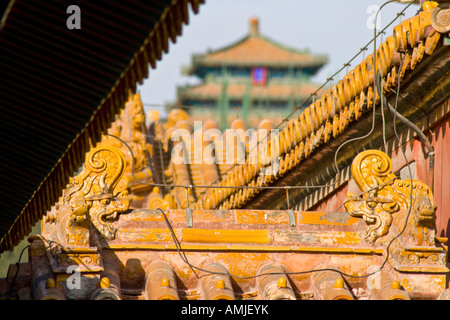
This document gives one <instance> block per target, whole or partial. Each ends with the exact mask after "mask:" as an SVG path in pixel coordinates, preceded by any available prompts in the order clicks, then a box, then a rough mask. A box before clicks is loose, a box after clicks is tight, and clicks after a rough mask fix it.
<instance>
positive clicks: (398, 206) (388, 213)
mask: <svg viewBox="0 0 450 320" xmlns="http://www.w3.org/2000/svg"><path fill="white" fill-rule="evenodd" d="M351 172H352V176H353V179H354V180H355V182H356V184H357V185H358V187H359V188H360V189H361V191H362V192H363V195H362V197H361V196H356V195H355V194H353V193H352V192H349V193H348V194H347V202H346V203H345V208H346V209H347V211H348V213H349V214H350V215H351V216H353V217H361V218H363V219H364V221H365V222H366V223H367V225H368V226H369V227H368V229H367V230H366V235H365V239H366V240H367V241H368V242H369V243H372V244H373V243H375V242H376V241H377V240H378V239H380V238H382V237H384V236H386V235H388V233H390V227H391V225H392V224H394V225H396V227H397V229H398V232H400V233H401V234H403V237H404V241H405V242H407V243H408V245H414V246H434V244H435V231H436V230H435V229H436V227H435V218H436V216H435V211H436V207H435V205H434V200H433V194H432V192H431V189H430V188H429V187H428V186H427V185H426V184H425V183H423V182H421V181H419V180H412V179H407V180H400V179H399V178H397V176H396V175H395V174H393V173H392V162H391V159H390V158H389V156H388V155H387V154H385V153H384V152H382V151H379V150H366V151H363V152H361V153H359V154H358V155H357V156H356V157H355V159H354V160H353V163H352V166H351ZM411 183H412V185H411ZM394 218H395V219H394ZM394 220H395V221H394ZM403 226H406V229H405V230H404V231H405V232H402V229H403ZM380 241H381V239H380ZM380 241H379V242H380Z"/></svg>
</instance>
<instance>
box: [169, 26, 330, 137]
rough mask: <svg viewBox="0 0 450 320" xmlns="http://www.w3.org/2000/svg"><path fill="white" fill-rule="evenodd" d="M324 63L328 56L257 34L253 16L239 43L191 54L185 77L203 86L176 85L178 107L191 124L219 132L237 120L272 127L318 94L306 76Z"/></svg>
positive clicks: (310, 75)
mask: <svg viewBox="0 0 450 320" xmlns="http://www.w3.org/2000/svg"><path fill="white" fill-rule="evenodd" d="M327 61H328V58H327V56H326V55H316V54H311V53H309V51H308V50H297V49H293V48H288V47H286V46H283V45H281V44H279V43H277V42H275V41H273V40H271V39H269V38H267V37H265V36H263V35H261V34H260V32H259V20H258V18H251V19H250V28H249V33H248V35H247V36H245V37H244V38H242V39H241V40H239V41H237V42H235V43H233V44H231V45H229V46H227V47H224V48H222V49H218V50H215V51H209V52H208V53H206V54H200V55H193V57H192V64H191V65H190V66H189V67H188V68H187V69H186V70H185V73H186V74H187V75H190V76H197V77H198V78H200V79H201V83H200V84H198V85H188V86H184V87H178V88H177V102H176V107H178V108H182V109H184V110H186V111H187V112H188V113H189V114H190V115H191V117H192V119H194V120H206V119H212V120H215V121H216V122H217V123H218V124H219V126H220V128H221V129H222V130H223V129H226V128H228V127H230V124H231V123H232V121H234V120H235V119H241V120H243V121H244V122H245V124H246V125H247V126H248V127H251V128H256V127H258V124H259V122H260V121H261V120H263V119H270V120H271V121H272V122H273V123H274V124H275V123H278V122H280V121H281V120H282V119H283V118H284V117H286V116H287V115H288V114H289V113H291V112H292V110H293V109H294V108H295V107H297V106H299V105H301V104H302V102H303V101H305V99H306V98H307V97H309V95H310V94H311V93H313V92H314V91H316V90H317V88H318V85H316V84H314V83H312V82H311V80H310V78H311V77H312V76H313V75H315V74H316V73H317V72H318V70H319V69H320V68H322V67H323V66H324V65H325V64H326V63H327ZM309 103H311V101H309V102H307V104H309ZM305 107H306V104H305Z"/></svg>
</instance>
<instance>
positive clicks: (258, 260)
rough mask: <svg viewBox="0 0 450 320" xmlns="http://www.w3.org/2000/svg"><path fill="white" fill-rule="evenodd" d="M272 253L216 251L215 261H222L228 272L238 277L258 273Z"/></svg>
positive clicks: (268, 260)
mask: <svg viewBox="0 0 450 320" xmlns="http://www.w3.org/2000/svg"><path fill="white" fill-rule="evenodd" d="M271 260H272V255H271V254H269V253H262V252H261V253H250V252H238V253H218V254H216V256H215V261H218V262H220V263H222V264H223V265H224V266H226V267H227V269H228V270H229V272H230V274H233V275H235V276H238V277H249V276H254V275H255V274H257V273H258V271H259V269H260V268H261V266H263V265H265V264H267V263H269V262H270V261H271Z"/></svg>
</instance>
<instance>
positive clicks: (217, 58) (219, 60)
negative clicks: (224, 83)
mask: <svg viewBox="0 0 450 320" xmlns="http://www.w3.org/2000/svg"><path fill="white" fill-rule="evenodd" d="M258 26H259V20H258V19H257V18H252V19H251V20H250V32H249V34H248V35H247V36H245V37H244V38H242V39H241V40H239V41H237V42H235V43H233V44H231V45H229V46H226V47H224V48H221V49H218V50H214V51H211V52H208V53H206V54H201V55H194V56H193V58H192V67H191V69H190V70H189V74H192V75H194V74H195V75H201V74H202V73H203V71H202V68H204V67H215V66H222V65H224V64H226V65H227V66H229V67H232V66H237V67H255V66H258V67H285V68H286V67H293V68H308V69H309V70H310V74H314V73H316V72H317V70H319V69H320V68H321V67H322V66H323V65H324V64H325V63H327V61H328V59H327V56H326V55H316V54H311V53H309V52H308V50H298V49H294V48H289V47H286V46H284V45H282V44H280V43H278V42H276V41H274V40H272V39H269V38H268V37H266V36H264V35H262V34H260V32H259V28H258Z"/></svg>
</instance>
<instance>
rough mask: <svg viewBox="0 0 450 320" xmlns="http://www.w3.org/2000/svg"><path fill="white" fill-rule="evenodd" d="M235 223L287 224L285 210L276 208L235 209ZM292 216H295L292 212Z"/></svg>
mask: <svg viewBox="0 0 450 320" xmlns="http://www.w3.org/2000/svg"><path fill="white" fill-rule="evenodd" d="M235 212H236V222H237V223H242V224H246V223H254V224H289V216H288V214H287V211H285V210H283V211H278V210H236V211H235ZM294 216H296V214H295V212H294Z"/></svg>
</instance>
